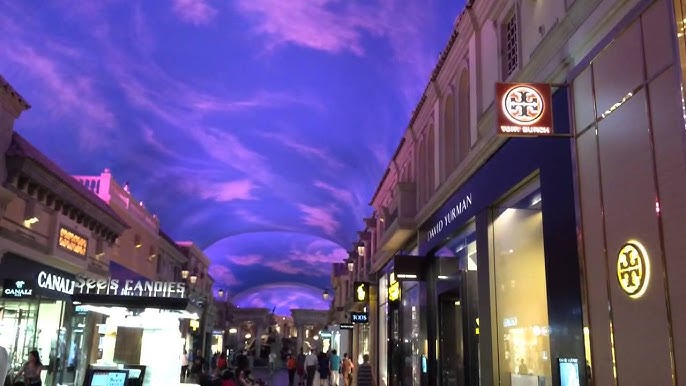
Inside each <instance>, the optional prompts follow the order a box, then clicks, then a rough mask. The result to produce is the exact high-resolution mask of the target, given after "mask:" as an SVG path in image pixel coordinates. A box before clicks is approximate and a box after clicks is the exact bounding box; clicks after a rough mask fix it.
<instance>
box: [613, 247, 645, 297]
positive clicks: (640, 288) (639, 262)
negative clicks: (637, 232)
mask: <svg viewBox="0 0 686 386" xmlns="http://www.w3.org/2000/svg"><path fill="white" fill-rule="evenodd" d="M617 279H618V280H619V286H620V287H621V288H622V290H623V291H624V292H625V293H626V294H627V295H628V296H629V297H630V298H632V299H638V298H640V297H641V296H643V294H644V293H645V292H646V290H647V289H648V282H649V281H650V258H649V256H648V252H647V251H646V249H645V247H644V246H643V244H641V243H640V242H638V241H636V240H630V241H628V242H627V243H626V244H624V245H622V248H620V249H619V254H618V255H617Z"/></svg>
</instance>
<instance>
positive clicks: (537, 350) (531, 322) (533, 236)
mask: <svg viewBox="0 0 686 386" xmlns="http://www.w3.org/2000/svg"><path fill="white" fill-rule="evenodd" d="M539 187H540V183H539V182H538V180H535V181H534V182H531V183H529V184H527V186H526V187H524V188H522V189H520V190H519V191H518V192H517V193H515V194H514V195H513V196H512V197H510V198H508V199H507V200H506V201H505V202H504V203H503V204H502V205H500V206H499V207H497V208H495V216H494V218H495V220H494V223H493V256H494V274H495V293H496V296H495V298H496V315H497V318H496V325H497V329H498V337H497V345H498V357H499V367H500V369H499V373H500V383H501V384H502V385H524V384H526V385H529V384H533V385H552V377H551V360H550V336H549V335H550V327H549V325H548V301H547V294H546V274H545V253H544V250H543V227H542V212H541V200H542V198H541V194H540V188H539Z"/></svg>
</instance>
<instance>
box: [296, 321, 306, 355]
mask: <svg viewBox="0 0 686 386" xmlns="http://www.w3.org/2000/svg"><path fill="white" fill-rule="evenodd" d="M296 328H297V331H298V345H297V347H296V349H297V350H298V352H297V354H300V350H303V351H304V350H305V347H303V345H304V344H305V327H304V326H301V325H296Z"/></svg>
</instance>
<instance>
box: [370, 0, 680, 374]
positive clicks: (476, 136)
mask: <svg viewBox="0 0 686 386" xmlns="http://www.w3.org/2000/svg"><path fill="white" fill-rule="evenodd" d="M683 9H684V7H683V5H682V4H681V2H680V1H676V2H675V1H672V0H664V1H663V0H657V1H640V0H639V1H610V0H606V1H583V0H576V1H571V0H570V1H559V2H533V1H524V2H514V1H496V0H490V1H489V0H475V1H468V2H467V5H466V8H465V10H464V12H463V13H462V14H461V15H460V16H459V17H458V18H457V21H456V23H455V28H454V32H453V34H452V36H451V38H450V40H449V42H448V44H447V46H446V49H445V50H444V52H443V53H442V55H441V56H440V58H439V63H438V64H437V66H436V68H435V69H434V71H433V72H432V74H431V77H430V81H429V84H428V85H427V88H426V90H425V92H424V94H423V96H422V98H421V100H420V102H419V104H418V106H417V108H416V109H415V111H414V113H413V115H412V118H411V120H410V124H409V126H408V128H407V130H406V132H405V134H404V136H403V138H402V140H401V142H400V144H399V145H398V148H397V151H396V152H395V154H394V156H393V158H392V160H391V162H390V163H389V167H388V170H387V171H386V173H385V174H384V176H383V178H382V180H381V181H380V183H379V185H378V188H377V191H376V192H375V194H374V196H373V198H372V203H371V204H372V206H373V208H374V216H373V220H372V221H371V223H370V221H367V220H365V227H366V230H367V231H369V232H370V237H369V238H368V241H367V240H363V239H362V238H361V239H360V241H364V242H365V243H366V244H365V245H367V247H368V248H369V249H370V263H371V270H370V271H371V273H373V275H371V276H370V281H371V284H372V288H374V287H376V291H377V296H376V298H374V297H370V299H369V302H368V304H367V306H368V308H369V310H370V311H371V315H370V320H371V321H372V329H371V332H372V335H373V338H372V342H374V344H372V345H370V348H369V352H370V353H371V354H372V357H373V358H374V363H373V365H374V366H375V368H376V370H377V374H378V379H380V384H389V385H400V384H402V385H425V384H429V385H435V384H445V385H455V384H457V385H461V384H464V385H473V384H503V385H523V384H546V385H566V384H577V383H574V381H575V379H578V380H579V381H578V382H579V384H582V385H584V384H594V385H612V384H618V385H645V384H651V383H655V384H665V385H676V384H678V380H679V379H680V378H684V377H685V376H686V368H685V366H686V354H685V353H684V352H683V351H684V350H685V349H686V342H684V339H685V336H686V330H684V327H683V326H684V325H685V324H684V321H685V320H686V311H685V309H684V307H683V306H680V305H679V304H678V299H677V296H678V295H676V294H680V293H684V288H683V285H684V284H682V283H681V282H680V281H679V280H678V279H676V278H678V277H679V276H680V275H681V274H683V273H684V270H685V269H686V263H685V262H684V260H683V259H680V257H679V256H680V255H679V251H681V250H683V246H682V245H681V243H683V242H684V240H683V237H679V232H680V229H682V228H683V225H684V223H683V221H684V220H683V219H684V218H686V217H685V216H684V210H686V206H684V204H683V202H684V201H683V197H684V193H686V173H685V170H686V156H685V154H686V152H685V151H684V149H685V148H684V132H683V127H684V114H683V111H684V106H683V102H682V100H683V95H682V92H683V91H682V90H683V88H682V84H683V79H684V76H683V68H682V63H684V60H683V58H684V48H683V47H686V45H685V44H684V42H685V41H684V33H683V29H684V27H683V24H684V23H683V20H684V15H683V12H684V11H683ZM497 82H510V83H517V82H526V83H547V84H551V85H552V98H551V105H550V106H549V108H550V110H551V111H552V116H553V127H554V131H555V135H554V136H551V137H532V138H508V137H505V136H499V135H497V133H496V130H494V129H495V125H496V123H495V122H496V116H497V113H498V110H499V108H500V107H501V106H502V103H501V102H502V101H501V100H496V88H495V84H496V83H497ZM371 292H372V293H373V292H374V290H372V291H371ZM374 314H376V315H374ZM644 331H651V333H649V334H648V333H642V332H644ZM646 363H651V366H650V369H647V368H646V367H645V364H646ZM641 364H643V366H642V365H641ZM565 382H572V383H565Z"/></svg>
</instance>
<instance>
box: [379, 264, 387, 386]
mask: <svg viewBox="0 0 686 386" xmlns="http://www.w3.org/2000/svg"><path fill="white" fill-rule="evenodd" d="M387 286H388V278H386V275H383V276H381V278H380V279H379V334H378V338H379V345H378V347H379V349H378V353H379V355H378V358H379V363H378V369H379V374H378V376H379V386H387V385H388V350H387V347H388V288H387Z"/></svg>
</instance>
